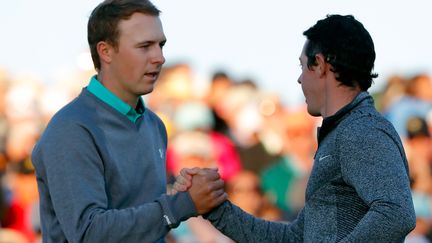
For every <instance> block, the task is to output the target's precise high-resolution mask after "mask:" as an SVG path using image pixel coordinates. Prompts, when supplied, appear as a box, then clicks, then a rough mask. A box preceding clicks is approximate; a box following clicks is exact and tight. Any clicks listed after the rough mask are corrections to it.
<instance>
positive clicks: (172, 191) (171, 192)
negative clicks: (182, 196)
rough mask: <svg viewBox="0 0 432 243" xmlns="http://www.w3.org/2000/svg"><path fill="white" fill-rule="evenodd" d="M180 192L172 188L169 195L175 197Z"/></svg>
mask: <svg viewBox="0 0 432 243" xmlns="http://www.w3.org/2000/svg"><path fill="white" fill-rule="evenodd" d="M177 192H178V191H177V190H176V189H175V188H171V189H169V190H168V195H174V194H176V193H177Z"/></svg>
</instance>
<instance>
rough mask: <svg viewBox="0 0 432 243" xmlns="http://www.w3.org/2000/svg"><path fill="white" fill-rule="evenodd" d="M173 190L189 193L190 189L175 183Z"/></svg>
mask: <svg viewBox="0 0 432 243" xmlns="http://www.w3.org/2000/svg"><path fill="white" fill-rule="evenodd" d="M173 189H174V190H176V191H179V192H184V191H187V189H188V187H187V186H185V185H182V184H178V183H177V182H176V183H174V185H173Z"/></svg>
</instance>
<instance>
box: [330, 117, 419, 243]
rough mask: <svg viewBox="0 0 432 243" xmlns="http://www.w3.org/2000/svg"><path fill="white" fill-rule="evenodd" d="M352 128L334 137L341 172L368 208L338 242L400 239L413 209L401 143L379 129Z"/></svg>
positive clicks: (412, 224) (411, 220)
mask: <svg viewBox="0 0 432 243" xmlns="http://www.w3.org/2000/svg"><path fill="white" fill-rule="evenodd" d="M353 130H354V129H352V130H351V131H350V132H349V133H348V132H345V133H341V134H340V136H339V138H338V141H337V145H338V150H339V151H338V152H339V156H340V158H339V159H340V161H341V170H342V176H343V178H344V180H345V181H346V182H347V183H348V184H349V185H351V186H353V187H354V188H355V190H356V192H357V193H358V195H359V196H360V198H361V199H362V200H363V201H364V202H365V203H366V204H367V205H368V207H369V210H368V212H367V213H366V215H365V216H364V217H363V218H362V219H361V221H360V222H359V223H358V225H357V226H356V227H355V228H354V230H353V231H352V233H351V234H350V235H348V236H347V237H346V238H345V239H343V240H342V242H398V241H403V239H404V237H405V236H406V235H407V234H408V233H409V232H410V231H411V230H412V229H413V228H414V227H415V213H414V207H413V203H412V198H411V192H410V185H409V178H408V171H407V167H406V159H405V158H404V157H405V155H404V152H403V148H402V145H401V144H400V143H399V142H398V141H399V139H396V138H395V137H392V136H391V135H390V134H389V133H388V132H386V131H385V130H383V129H379V128H370V127H365V126H361V125H359V126H358V129H357V130H354V131H353ZM400 149H401V150H402V151H400Z"/></svg>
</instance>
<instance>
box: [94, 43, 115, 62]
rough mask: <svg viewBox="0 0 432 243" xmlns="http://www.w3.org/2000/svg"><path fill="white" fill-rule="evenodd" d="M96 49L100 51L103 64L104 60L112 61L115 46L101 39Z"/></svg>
mask: <svg viewBox="0 0 432 243" xmlns="http://www.w3.org/2000/svg"><path fill="white" fill-rule="evenodd" d="M96 50H97V52H98V55H99V59H100V61H101V64H102V63H103V62H104V63H111V59H112V57H111V55H112V52H113V50H114V48H113V47H112V46H111V45H110V44H108V43H107V42H105V41H100V42H99V43H97V45H96Z"/></svg>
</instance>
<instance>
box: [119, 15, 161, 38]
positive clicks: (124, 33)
mask: <svg viewBox="0 0 432 243" xmlns="http://www.w3.org/2000/svg"><path fill="white" fill-rule="evenodd" d="M118 30H119V34H120V38H128V39H131V40H135V41H163V40H164V39H165V34H164V32H163V28H162V22H161V20H160V18H159V17H158V16H151V15H147V14H142V13H134V14H132V15H131V16H130V18H129V19H125V20H121V21H120V22H119V24H118Z"/></svg>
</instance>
